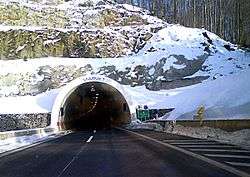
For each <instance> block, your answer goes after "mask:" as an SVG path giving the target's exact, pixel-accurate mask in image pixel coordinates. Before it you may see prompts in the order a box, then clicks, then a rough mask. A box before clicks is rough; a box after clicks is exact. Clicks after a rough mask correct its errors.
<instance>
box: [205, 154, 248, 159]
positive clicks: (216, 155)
mask: <svg viewBox="0 0 250 177" xmlns="http://www.w3.org/2000/svg"><path fill="white" fill-rule="evenodd" d="M204 155H205V156H208V157H226V158H240V159H250V156H244V155H230V154H204Z"/></svg>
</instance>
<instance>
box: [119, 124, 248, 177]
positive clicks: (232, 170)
mask: <svg viewBox="0 0 250 177" xmlns="http://www.w3.org/2000/svg"><path fill="white" fill-rule="evenodd" d="M116 129H118V130H122V131H125V132H127V133H130V134H133V135H136V136H139V137H141V138H144V139H147V140H150V141H153V142H156V143H158V144H161V145H163V146H165V147H168V148H171V149H174V150H177V151H179V152H182V153H184V154H187V155H190V156H192V157H195V158H197V159H200V160H202V161H205V162H207V163H209V164H211V165H214V166H216V167H219V168H221V169H224V170H226V171H228V172H230V173H233V174H235V175H237V176H241V177H250V174H248V173H246V172H244V171H240V170H238V169H236V168H234V167H232V166H229V165H226V164H224V163H220V162H217V161H215V160H212V159H209V158H207V157H205V156H202V155H199V154H196V153H193V152H191V151H187V150H185V149H183V148H180V147H178V146H174V145H171V144H168V143H164V142H162V141H160V140H157V139H154V138H151V137H148V136H145V135H142V134H140V133H136V132H133V131H130V130H126V129H122V128H116Z"/></svg>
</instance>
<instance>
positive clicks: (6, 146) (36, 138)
mask: <svg viewBox="0 0 250 177" xmlns="http://www.w3.org/2000/svg"><path fill="white" fill-rule="evenodd" d="M13 132H15V131H13ZM57 136H58V134H55V133H53V132H51V133H46V132H43V133H40V134H34V135H27V136H17V137H12V138H7V139H4V140H0V154H1V153H3V152H6V151H10V150H13V149H17V148H20V147H23V146H27V145H30V144H34V143H37V142H40V141H44V140H47V139H53V138H56V137H57Z"/></svg>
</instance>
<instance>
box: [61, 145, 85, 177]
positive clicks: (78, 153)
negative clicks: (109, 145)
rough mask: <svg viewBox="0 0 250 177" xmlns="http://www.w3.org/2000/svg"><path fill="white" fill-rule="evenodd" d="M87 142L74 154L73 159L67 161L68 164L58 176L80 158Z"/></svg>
mask: <svg viewBox="0 0 250 177" xmlns="http://www.w3.org/2000/svg"><path fill="white" fill-rule="evenodd" d="M85 147H86V144H85V145H84V146H82V147H81V149H80V150H79V151H78V152H77V153H76V155H74V156H73V158H72V159H71V161H69V162H68V163H67V165H66V166H65V167H64V168H63V170H62V171H61V172H60V173H59V175H58V176H57V177H61V176H62V175H63V174H64V172H65V171H66V170H67V169H68V168H69V166H70V165H71V164H72V163H73V162H74V161H75V160H76V159H77V158H78V156H79V155H80V153H81V152H83V150H84V149H85Z"/></svg>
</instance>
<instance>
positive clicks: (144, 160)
mask: <svg viewBox="0 0 250 177" xmlns="http://www.w3.org/2000/svg"><path fill="white" fill-rule="evenodd" d="M0 176H1V177H233V176H236V175H234V174H231V173H229V172H227V171H224V170H222V169H220V168H217V167H215V166H213V165H210V164H208V163H206V162H204V161H201V160H199V159H196V158H193V157H191V156H189V155H186V154H184V153H181V152H178V151H176V150H173V149H170V148H167V147H164V146H162V145H160V144H157V143H154V142H151V141H149V140H146V139H143V138H139V137H137V136H134V135H131V134H128V133H126V132H124V131H122V130H116V129H112V130H102V131H101V130H100V131H97V132H96V133H94V132H93V131H92V130H91V131H90V130H89V131H81V132H74V133H72V134H69V135H66V136H63V137H60V138H57V139H55V140H53V141H49V142H46V143H43V144H40V145H37V146H35V147H32V148H28V149H25V150H23V151H19V152H16V153H13V154H10V155H8V156H5V157H2V158H1V159H0Z"/></svg>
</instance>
